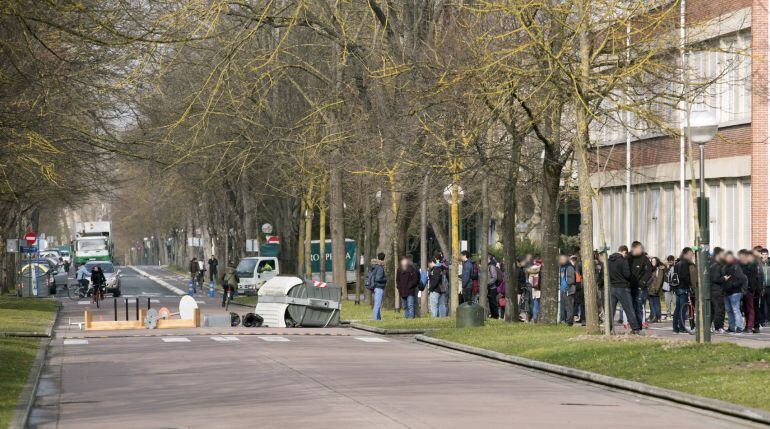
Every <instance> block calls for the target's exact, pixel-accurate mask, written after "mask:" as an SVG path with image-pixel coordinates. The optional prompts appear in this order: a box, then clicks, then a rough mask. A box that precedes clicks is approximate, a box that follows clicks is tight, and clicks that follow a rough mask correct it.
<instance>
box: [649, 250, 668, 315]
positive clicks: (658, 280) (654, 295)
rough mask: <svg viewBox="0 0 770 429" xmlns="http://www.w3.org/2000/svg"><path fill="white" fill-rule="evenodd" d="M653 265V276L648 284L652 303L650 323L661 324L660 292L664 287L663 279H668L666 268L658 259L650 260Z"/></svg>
mask: <svg viewBox="0 0 770 429" xmlns="http://www.w3.org/2000/svg"><path fill="white" fill-rule="evenodd" d="M650 264H651V265H652V270H653V271H652V276H651V277H650V280H649V282H648V287H647V289H648V290H647V292H648V293H649V295H648V302H649V303H650V318H649V322H650V323H658V322H660V317H661V314H660V291H661V289H662V287H663V279H664V278H665V277H666V267H665V265H663V263H662V262H661V261H660V259H658V258H657V257H652V258H651V259H650Z"/></svg>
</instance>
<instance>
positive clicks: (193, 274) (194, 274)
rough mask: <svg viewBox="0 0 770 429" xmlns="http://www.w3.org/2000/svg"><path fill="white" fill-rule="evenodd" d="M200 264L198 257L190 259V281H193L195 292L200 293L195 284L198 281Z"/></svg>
mask: <svg viewBox="0 0 770 429" xmlns="http://www.w3.org/2000/svg"><path fill="white" fill-rule="evenodd" d="M199 270H200V266H199V265H198V258H192V259H190V281H191V282H192V287H193V293H194V294H195V293H198V291H197V290H196V288H195V286H196V284H197V282H198V271H199Z"/></svg>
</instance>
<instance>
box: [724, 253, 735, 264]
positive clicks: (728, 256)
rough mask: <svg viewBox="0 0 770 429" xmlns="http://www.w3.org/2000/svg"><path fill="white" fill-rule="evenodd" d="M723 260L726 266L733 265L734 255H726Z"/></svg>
mask: <svg viewBox="0 0 770 429" xmlns="http://www.w3.org/2000/svg"><path fill="white" fill-rule="evenodd" d="M724 260H725V262H727V263H728V264H734V263H735V256H734V255H730V254H727V255H725V258H724Z"/></svg>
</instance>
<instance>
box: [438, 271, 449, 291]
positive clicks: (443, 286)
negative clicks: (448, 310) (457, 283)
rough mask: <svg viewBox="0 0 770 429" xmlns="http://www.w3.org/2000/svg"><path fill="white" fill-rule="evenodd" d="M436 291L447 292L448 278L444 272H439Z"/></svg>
mask: <svg viewBox="0 0 770 429" xmlns="http://www.w3.org/2000/svg"><path fill="white" fill-rule="evenodd" d="M438 291H439V292H441V293H447V292H449V279H448V278H447V276H446V274H444V273H441V283H439V285H438Z"/></svg>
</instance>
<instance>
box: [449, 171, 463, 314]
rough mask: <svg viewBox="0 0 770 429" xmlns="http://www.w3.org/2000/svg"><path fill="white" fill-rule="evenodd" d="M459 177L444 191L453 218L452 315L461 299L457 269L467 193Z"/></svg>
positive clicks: (451, 257) (451, 258) (450, 264)
mask: <svg viewBox="0 0 770 429" xmlns="http://www.w3.org/2000/svg"><path fill="white" fill-rule="evenodd" d="M457 181H458V180H457V176H456V175H455V177H454V180H453V181H452V183H450V184H449V186H447V187H446V188H445V189H444V200H445V201H446V202H447V204H449V206H450V213H451V217H452V254H451V255H450V258H449V281H450V284H451V286H452V290H451V291H450V296H449V300H450V301H449V308H450V311H451V313H452V315H454V314H455V311H457V306H458V305H460V299H459V296H458V294H459V293H460V281H459V280H460V279H459V277H458V271H457V267H459V266H460V222H459V217H460V212H459V209H458V207H459V205H460V202H462V200H463V196H464V195H465V193H464V192H463V188H461V187H460V185H458V184H457Z"/></svg>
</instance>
